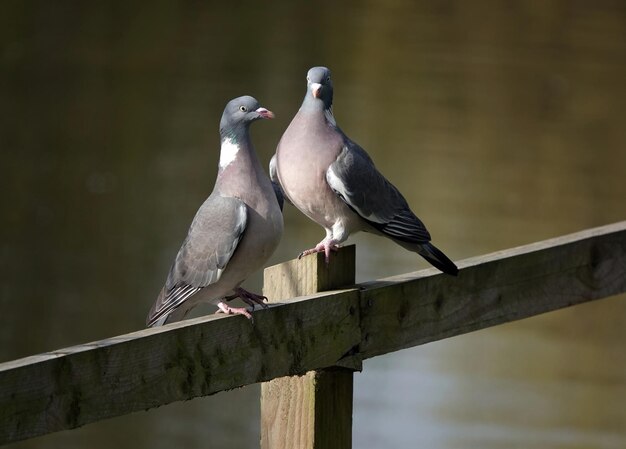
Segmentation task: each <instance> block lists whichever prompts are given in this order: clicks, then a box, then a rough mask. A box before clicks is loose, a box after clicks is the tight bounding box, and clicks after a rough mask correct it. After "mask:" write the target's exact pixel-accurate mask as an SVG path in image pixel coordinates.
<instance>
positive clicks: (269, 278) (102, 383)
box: [0, 221, 626, 449]
mask: <svg viewBox="0 0 626 449" xmlns="http://www.w3.org/2000/svg"><path fill="white" fill-rule="evenodd" d="M354 260H355V252H354V247H346V248H343V249H342V250H341V251H339V252H338V253H337V254H334V255H333V257H332V259H331V262H330V265H328V266H326V264H325V263H324V261H323V256H320V255H312V256H308V257H306V258H303V259H302V260H300V261H298V260H293V261H289V262H286V263H283V264H280V265H276V266H274V267H270V268H267V269H266V271H265V289H264V291H265V293H266V294H267V296H268V297H269V298H270V300H271V302H272V305H271V306H270V307H269V308H268V309H266V310H259V311H256V312H255V313H254V323H252V322H250V321H249V320H247V319H245V318H243V317H241V316H235V317H231V316H229V317H227V316H217V315H212V316H207V317H202V318H198V319H193V320H187V321H184V322H180V323H175V324H172V325H168V326H165V327H162V328H156V329H146V330H142V331H139V332H134V333H131V334H127V335H121V336H117V337H113V338H109V339H106V340H101V341H97V342H93V343H88V344H83V345H78V346H73V347H71V348H67V349H62V350H58V351H52V352H49V353H45V354H40V355H36V356H32V357H27V358H24V359H20V360H15V361H11V362H6V363H3V364H0V443H2V444H6V443H10V442H14V441H18V440H23V439H27V438H32V437H36V436H38V435H44V434H46V433H50V432H55V431H59V430H64V429H72V428H75V427H78V426H82V425H84V424H87V423H90V422H94V421H98V420H102V419H105V418H110V417H114V416H119V415H124V414H127V413H131V412H134V411H138V410H145V409H149V408H152V407H157V406H160V405H164V404H168V403H170V402H174V401H180V400H186V399H190V398H194V397H198V396H205V395H210V394H214V393H217V392H220V391H224V390H229V389H232V388H236V387H240V386H243V385H248V384H252V383H256V382H266V383H265V384H264V385H263V386H262V392H261V399H262V400H261V420H262V423H261V429H262V430H261V447H262V448H264V449H269V448H272V449H280V448H348V447H350V445H351V421H352V372H353V371H354V370H360V369H361V366H362V365H361V363H362V361H363V360H364V359H367V358H370V357H374V356H377V355H381V354H386V353H389V352H393V351H398V350H400V349H404V348H408V347H412V346H416V345H420V344H424V343H427V342H431V341H436V340H440V339H443V338H447V337H451V336H454V335H460V334H464V333H466V332H471V331H474V330H477V329H483V328H486V327H490V326H495V325H498V324H501V323H506V322H510V321H514V320H518V319H521V318H526V317H530V316H533V315H537V314H540V313H544V312H548V311H551V310H555V309H559V308H563V307H569V306H572V305H575V304H579V303H583V302H587V301H592V300H596V299H601V298H605V297H608V296H612V295H616V294H619V293H622V292H625V291H626V221H625V222H620V223H616V224H612V225H608V226H603V227H600V228H595V229H589V230H586V231H583V232H579V233H576V234H572V235H568V236H564V237H559V238H555V239H551V240H546V241H543V242H539V243H533V244H530V245H526V246H522V247H518V248H513V249H509V250H506V251H500V252H497V253H493V254H489V255H485V256H481V257H475V258H471V259H467V260H464V261H461V262H460V263H459V268H460V269H461V271H460V274H459V276H458V277H457V278H454V277H451V276H447V275H442V274H440V273H439V272H438V271H436V270H435V269H428V270H423V271H419V272H416V273H410V274H406V275H402V276H396V277H392V278H387V279H384V280H380V281H375V282H368V283H364V284H359V285H354V270H355V267H354V265H355V263H354ZM319 292H322V293H319ZM285 376H292V377H286V378H285ZM270 381H271V382H270Z"/></svg>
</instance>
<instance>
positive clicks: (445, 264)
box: [417, 242, 459, 276]
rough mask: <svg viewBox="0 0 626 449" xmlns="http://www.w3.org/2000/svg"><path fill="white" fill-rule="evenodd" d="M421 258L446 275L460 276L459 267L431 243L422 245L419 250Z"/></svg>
mask: <svg viewBox="0 0 626 449" xmlns="http://www.w3.org/2000/svg"><path fill="white" fill-rule="evenodd" d="M417 252H418V254H419V255H420V256H422V257H423V258H424V259H426V260H427V261H428V263H430V264H431V265H432V266H434V267H435V268H438V269H439V270H441V271H443V272H444V273H446V274H450V275H452V276H456V275H457V274H459V269H458V268H457V266H456V265H455V264H454V262H452V261H451V260H450V259H448V256H446V255H445V254H444V253H443V252H441V251H440V250H439V249H438V248H437V247H436V246H435V245H433V244H432V243H430V242H427V243H423V244H421V245H420V247H419V250H418V251H417Z"/></svg>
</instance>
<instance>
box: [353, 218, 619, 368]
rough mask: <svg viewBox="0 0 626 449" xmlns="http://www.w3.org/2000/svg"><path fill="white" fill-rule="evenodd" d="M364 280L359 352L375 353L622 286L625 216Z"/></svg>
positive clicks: (597, 295) (557, 306) (575, 301)
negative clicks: (452, 263)
mask: <svg viewBox="0 0 626 449" xmlns="http://www.w3.org/2000/svg"><path fill="white" fill-rule="evenodd" d="M459 268H460V269H461V272H460V274H459V276H458V278H453V277H450V276H445V275H439V274H437V275H434V276H433V274H435V270H434V269H429V270H424V271H421V272H418V273H414V274H408V275H403V276H396V277H393V278H388V279H385V280H383V281H379V282H371V283H367V284H363V285H362V288H363V291H362V292H361V311H360V316H361V329H362V332H363V342H362V344H361V345H360V347H359V353H360V355H361V356H362V357H363V358H369V357H374V356H376V355H379V354H385V353H388V352H392V351H397V350H400V349H403V348H408V347H412V346H417V345H421V344H424V343H427V342H430V341H435V340H441V339H444V338H447V337H451V336H454V335H460V334H464V333H466V332H470V331H474V330H478V329H483V328H486V327H490V326H495V325H497V324H501V323H506V322H510V321H515V320H519V319H522V318H526V317H530V316H533V315H538V314H541V313H545V312H549V311H552V310H556V309H560V308H563V307H568V306H571V305H575V304H579V303H583V302H587V301H591V300H594V299H600V298H606V297H609V296H612V295H616V294H618V293H623V292H624V291H626V222H620V223H616V224H613V225H608V226H603V227H600V228H595V229H590V230H587V231H583V232H579V233H576V234H571V235H567V236H564V237H559V238H555V239H550V240H545V241H543V242H539V243H533V244H530V245H526V246H521V247H518V248H513V249H508V250H505V251H499V252H497V253H493V254H489V255H486V256H481V257H476V258H472V259H467V260H465V261H462V262H461V263H460V264H459Z"/></svg>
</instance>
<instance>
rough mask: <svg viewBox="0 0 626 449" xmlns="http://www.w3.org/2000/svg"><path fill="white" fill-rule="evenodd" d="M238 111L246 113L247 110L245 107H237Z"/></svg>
mask: <svg viewBox="0 0 626 449" xmlns="http://www.w3.org/2000/svg"><path fill="white" fill-rule="evenodd" d="M239 110H240V111H241V112H246V111H247V110H248V108H247V107H245V106H239Z"/></svg>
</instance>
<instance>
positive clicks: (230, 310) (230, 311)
mask: <svg viewBox="0 0 626 449" xmlns="http://www.w3.org/2000/svg"><path fill="white" fill-rule="evenodd" d="M217 307H218V308H219V310H218V311H217V313H220V312H222V313H225V314H226V315H243V316H245V317H246V318H248V319H249V320H252V315H250V312H248V310H247V309H246V308H245V307H231V306H229V305H227V304H226V303H224V302H218V303H217Z"/></svg>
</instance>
